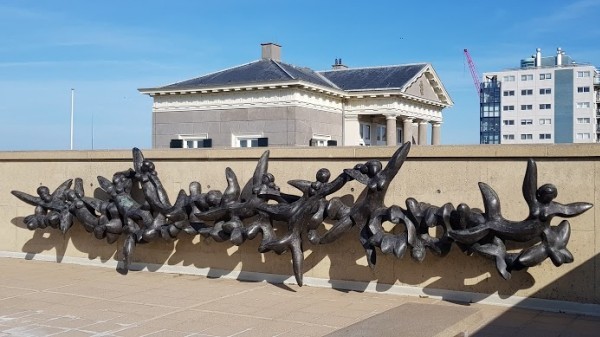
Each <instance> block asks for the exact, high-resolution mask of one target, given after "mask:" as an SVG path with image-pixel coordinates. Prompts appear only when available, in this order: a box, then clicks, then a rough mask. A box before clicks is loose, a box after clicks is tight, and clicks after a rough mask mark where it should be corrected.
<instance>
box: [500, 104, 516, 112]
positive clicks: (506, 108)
mask: <svg viewBox="0 0 600 337" xmlns="http://www.w3.org/2000/svg"><path fill="white" fill-rule="evenodd" d="M502 110H504V111H514V110H515V106H514V105H505V106H503V107H502Z"/></svg>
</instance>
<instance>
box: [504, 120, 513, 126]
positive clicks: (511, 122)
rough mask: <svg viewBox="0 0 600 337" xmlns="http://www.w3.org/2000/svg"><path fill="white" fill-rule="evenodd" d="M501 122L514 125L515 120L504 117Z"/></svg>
mask: <svg viewBox="0 0 600 337" xmlns="http://www.w3.org/2000/svg"><path fill="white" fill-rule="evenodd" d="M502 124H504V125H515V120H514V119H505V120H503V121H502Z"/></svg>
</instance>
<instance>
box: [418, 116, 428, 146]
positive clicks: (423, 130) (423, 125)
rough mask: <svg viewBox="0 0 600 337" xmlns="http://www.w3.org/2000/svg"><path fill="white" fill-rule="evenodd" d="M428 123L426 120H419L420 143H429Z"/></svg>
mask: <svg viewBox="0 0 600 337" xmlns="http://www.w3.org/2000/svg"><path fill="white" fill-rule="evenodd" d="M427 124H429V123H428V122H426V121H419V145H427Z"/></svg>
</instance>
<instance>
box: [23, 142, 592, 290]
mask: <svg viewBox="0 0 600 337" xmlns="http://www.w3.org/2000/svg"><path fill="white" fill-rule="evenodd" d="M409 151H410V143H406V144H404V145H402V146H401V147H399V148H398V149H397V150H396V151H395V153H394V154H393V155H392V157H391V158H390V159H389V161H388V162H387V164H386V165H385V167H384V166H383V164H382V163H381V162H380V161H379V160H369V161H367V162H365V163H361V164H357V165H355V166H354V167H353V168H347V169H344V170H343V171H342V172H341V173H339V175H338V176H337V177H335V178H334V179H333V180H330V178H331V177H332V176H331V172H330V171H329V170H328V169H326V168H322V169H320V170H318V171H317V173H316V175H315V180H314V181H309V180H301V179H297V180H290V181H288V184H289V185H291V186H292V187H294V188H295V189H297V190H298V191H300V192H301V193H299V194H286V193H283V192H281V190H280V188H279V186H277V185H276V184H275V177H274V176H273V175H272V174H271V173H269V171H268V158H269V151H266V152H265V153H264V154H263V155H262V156H261V158H260V159H259V160H258V163H257V166H256V169H255V170H254V173H253V175H252V178H251V179H250V181H249V182H248V184H246V185H245V187H244V188H243V189H242V188H241V187H240V184H239V183H238V179H237V176H236V175H235V173H234V172H233V170H232V169H231V168H227V169H226V170H225V178H226V181H227V187H226V188H225V190H223V191H219V190H210V191H208V192H203V191H202V187H201V185H200V183H199V182H195V181H194V182H191V183H190V185H189V190H188V191H185V190H181V191H179V193H178V195H177V197H176V200H175V202H173V203H172V202H171V201H170V200H169V197H168V195H167V193H166V191H165V189H164V187H163V185H162V183H161V181H160V179H159V178H158V173H157V172H156V170H155V167H154V163H153V162H152V161H149V160H147V159H145V158H144V156H143V154H142V152H141V151H140V150H138V149H137V148H134V149H133V168H130V169H128V170H126V171H121V172H116V173H115V174H114V175H113V176H112V179H107V178H104V177H102V176H99V177H98V183H99V186H100V190H99V191H98V190H97V191H95V193H94V197H88V196H86V195H85V192H84V189H83V182H82V180H81V179H80V178H76V179H74V180H72V179H69V180H67V181H65V182H64V183H63V184H61V185H60V186H59V187H58V188H57V189H56V190H55V191H53V192H52V193H50V190H49V189H48V188H47V187H45V186H41V187H39V188H38V189H37V194H38V195H37V196H33V195H29V194H27V193H24V192H19V191H12V194H13V195H15V196H16V197H17V198H19V199H21V200H22V201H24V202H27V203H29V204H31V205H33V206H35V211H34V214H32V215H30V216H27V217H25V218H24V219H23V222H24V223H25V225H26V226H27V228H29V229H31V230H35V229H45V228H54V229H58V230H60V231H61V232H62V233H67V232H68V231H69V230H70V229H71V227H72V226H73V220H74V218H76V219H77V220H79V222H80V223H81V225H82V226H81V227H83V229H84V230H85V231H87V232H89V233H91V234H93V236H94V237H95V238H96V239H100V240H106V241H107V243H109V244H113V243H115V242H120V243H121V244H122V249H121V255H122V260H121V261H122V265H121V269H123V270H124V271H127V270H129V268H130V266H131V263H132V262H133V261H134V260H133V258H134V252H135V250H136V248H137V247H138V246H141V245H144V246H145V247H144V248H141V249H140V250H143V253H144V262H147V263H153V264H158V265H160V264H163V263H165V262H167V263H169V264H176V263H179V262H181V263H183V264H188V265H190V264H193V265H195V266H198V267H204V266H206V267H208V268H212V266H213V265H214V264H213V263H214V261H215V260H217V259H218V260H219V261H222V260H228V258H229V260H232V259H231V258H230V257H231V256H230V255H231V254H240V258H239V259H237V261H241V267H242V268H247V269H248V270H253V268H252V267H253V266H252V265H253V264H256V263H258V261H259V260H258V259H259V258H258V256H260V260H261V261H260V263H262V266H271V265H273V266H274V267H273V268H268V269H267V270H266V271H265V272H267V273H271V274H281V273H285V272H284V271H282V269H281V267H282V266H285V267H286V268H289V263H288V262H285V263H282V261H283V259H271V258H270V257H268V256H269V255H268V254H263V255H258V254H256V255H254V254H253V253H250V251H249V250H248V249H252V250H254V249H256V250H258V251H259V252H260V253H267V252H274V253H276V254H278V255H281V254H283V253H288V254H289V255H290V256H291V267H292V270H293V274H294V277H295V279H296V282H297V284H298V285H300V286H302V284H303V274H304V271H305V270H306V269H308V268H309V267H313V266H316V265H318V264H319V262H320V261H321V260H322V259H324V258H325V257H328V258H329V260H330V262H331V265H330V277H331V279H332V280H335V279H338V278H339V279H345V280H348V279H350V280H353V279H354V278H356V279H357V280H368V279H371V280H374V279H377V280H379V281H378V282H379V283H380V284H381V286H380V287H382V288H385V287H388V286H387V285H384V284H393V283H394V282H395V281H396V280H399V281H401V282H402V283H407V284H420V283H422V282H423V281H424V280H429V279H430V278H431V277H437V278H438V280H437V281H435V282H433V284H439V285H441V284H442V283H441V282H446V283H447V282H455V281H456V280H459V279H460V278H461V277H463V279H464V276H470V275H472V277H478V276H479V275H481V270H479V269H477V268H475V269H473V270H470V269H469V271H468V272H469V273H471V274H468V275H464V276H463V275H461V276H459V277H457V276H456V273H455V271H452V270H450V269H449V268H446V269H444V268H443V267H444V266H443V263H441V262H439V261H442V260H441V259H442V258H444V259H447V256H448V255H449V254H450V255H451V256H452V257H453V258H459V259H466V256H465V254H466V255H479V256H482V257H485V258H488V259H489V260H491V261H492V262H493V263H494V264H495V266H496V270H497V272H498V274H499V275H500V276H501V277H502V278H504V279H505V280H509V279H511V277H512V273H513V272H514V271H520V270H526V269H527V268H529V267H533V266H536V265H538V264H540V263H541V262H542V261H544V260H545V259H547V258H549V259H551V261H552V262H553V263H554V265H556V266H560V265H562V264H563V263H570V262H572V261H573V256H572V254H571V253H570V252H569V250H568V249H567V247H566V245H567V243H568V241H569V236H570V224H569V222H568V221H567V220H562V221H561V222H560V223H559V224H558V225H551V221H552V219H553V218H554V217H556V216H558V217H562V218H570V217H574V216H577V215H579V214H581V213H583V212H585V211H587V210H588V209H590V208H591V207H592V205H591V204H589V203H584V202H576V203H571V204H561V203H558V202H556V201H554V199H555V198H556V197H557V188H556V187H555V186H554V185H551V184H545V185H542V186H541V187H538V185H537V166H536V163H535V161H533V160H532V159H530V160H529V161H528V163H527V170H526V172H525V177H524V180H523V185H522V193H523V197H524V199H525V201H526V202H527V205H528V207H529V214H528V215H527V216H526V217H525V219H524V220H522V221H512V220H508V219H506V218H504V217H503V216H502V213H501V208H500V199H499V197H498V195H497V193H496V192H495V191H494V190H493V188H492V187H491V186H489V185H487V184H485V183H479V189H480V192H481V195H482V199H483V204H484V210H479V209H476V208H473V209H472V208H470V207H469V206H468V205H466V204H459V205H458V206H457V207H456V208H455V207H454V206H453V205H452V204H450V203H447V204H444V205H442V206H435V205H431V204H428V203H425V202H419V201H417V200H416V199H414V198H408V199H407V200H406V202H405V207H401V206H398V205H392V206H389V207H388V206H386V205H385V203H384V199H385V196H386V193H387V190H388V188H389V186H390V183H391V182H392V180H393V179H394V177H395V176H396V175H397V174H398V172H399V171H400V169H401V167H402V165H403V164H404V162H405V160H406V158H407V156H408V153H409ZM354 180H355V181H356V183H359V184H362V185H364V186H365V187H364V189H363V191H362V193H361V195H360V197H359V198H357V200H356V201H355V202H354V201H351V202H348V200H343V199H342V198H341V197H330V196H331V195H333V194H334V193H336V192H337V191H339V190H340V189H341V188H342V187H343V186H344V185H346V184H347V183H348V182H350V181H354ZM73 182H74V184H73ZM72 185H73V188H71V186H72ZM346 199H347V198H346ZM324 223H329V224H330V226H329V227H325V226H324V225H323V224H324ZM433 229H435V231H436V232H437V233H438V234H437V235H432V234H431V233H432V230H433ZM347 233H354V235H357V236H358V242H359V244H358V245H354V246H352V245H351V244H348V242H347V240H350V239H351V238H350V236H349V235H347ZM186 235H187V236H189V237H188V238H186V239H182V237H183V236H186ZM195 238H202V239H201V240H200V241H196V242H194V240H195ZM177 239H179V240H180V242H179V243H178V244H177V245H175V244H174V242H175V240H177ZM206 239H210V240H212V241H211V242H213V241H214V242H215V243H218V242H226V244H225V246H224V247H225V248H219V249H214V250H213V249H212V248H211V247H210V246H211V245H212V243H211V244H206V242H207V241H206ZM255 239H256V240H255ZM120 240H122V241H120ZM247 241H250V242H247ZM159 242H163V243H162V244H161V243H159ZM511 242H517V243H519V242H520V243H523V244H524V246H523V248H522V249H520V250H517V251H510V250H507V248H506V245H507V243H508V244H509V247H510V244H511ZM233 246H240V247H239V248H236V249H232V247H233ZM247 247H250V248H247ZM308 247H315V249H314V251H313V253H311V254H310V256H309V258H308V259H307V260H306V261H305V258H304V252H305V250H306V249H307V248H308ZM342 247H358V249H353V248H350V251H344V250H343V249H341V248H342ZM78 248H80V247H78ZM174 248H175V250H176V252H175V254H173V255H171V252H172V251H173V249H174ZM82 249H85V248H82ZM188 250H189V251H194V250H200V251H201V252H204V253H207V254H205V255H207V256H202V255H201V254H200V253H199V254H198V255H197V258H196V257H194V258H192V259H191V260H190V258H189V257H187V256H188V254H187V251H188ZM234 251H235V252H234ZM360 251H362V254H364V258H366V264H367V265H368V267H369V268H370V269H372V270H375V271H374V272H371V271H367V270H368V269H367V268H365V267H363V266H362V265H360V264H358V263H357V262H356V261H358V260H360V259H363V258H360V257H359V252H360ZM184 252H186V254H184ZM460 252H462V253H465V254H460ZM362 254H360V256H363V255H362ZM313 255H314V257H313ZM405 255H409V256H410V257H411V258H412V260H413V261H416V262H419V263H420V264H416V266H419V267H418V269H419V270H418V271H417V272H416V271H415V269H416V268H415V267H412V266H411V268H407V269H409V270H410V273H403V272H402V269H404V267H405V266H406V265H407V264H408V263H412V262H405V260H407V259H402V258H403V257H404V256H405ZM427 255H434V256H436V258H435V259H432V261H431V263H432V265H438V264H439V265H441V266H440V269H438V268H435V269H434V268H429V267H427V266H428V264H422V263H421V262H423V261H424V260H425V257H426V256H427ZM459 256H460V257H459ZM263 258H264V259H269V260H270V261H269V263H268V264H267V263H265V262H266V261H262V259H263ZM378 260H379V261H381V260H383V261H384V262H385V264H386V265H387V266H392V268H391V269H392V270H391V271H390V270H389V268H384V270H382V271H379V270H378V269H375V267H376V265H377V263H378ZM398 260H400V262H398ZM471 260H472V259H471ZM288 261H289V260H288ZM465 261H466V260H465ZM466 264H472V263H466ZM237 265H238V262H232V263H231V264H226V265H225V266H224V267H225V269H228V270H232V269H234V268H237ZM424 266H425V267H424ZM261 270H264V269H261ZM525 275H527V274H525ZM332 282H333V281H332ZM532 282H533V281H532V279H528V278H527V277H522V280H520V281H519V283H518V284H519V285H520V286H523V287H528V286H531V285H532ZM430 285H431V284H428V285H425V287H428V286H430ZM456 287H457V288H460V289H464V285H463V286H461V287H459V285H456ZM445 288H448V287H445ZM450 288H451V289H452V287H450ZM518 288H519V286H517V287H514V286H508V287H506V289H505V290H503V291H504V292H506V293H507V294H510V293H511V292H514V291H515V290H516V289H518Z"/></svg>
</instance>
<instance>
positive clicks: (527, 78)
mask: <svg viewBox="0 0 600 337" xmlns="http://www.w3.org/2000/svg"><path fill="white" fill-rule="evenodd" d="M521 81H533V75H532V74H526V75H521Z"/></svg>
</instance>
